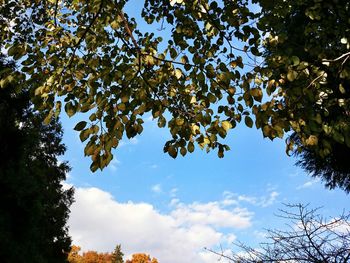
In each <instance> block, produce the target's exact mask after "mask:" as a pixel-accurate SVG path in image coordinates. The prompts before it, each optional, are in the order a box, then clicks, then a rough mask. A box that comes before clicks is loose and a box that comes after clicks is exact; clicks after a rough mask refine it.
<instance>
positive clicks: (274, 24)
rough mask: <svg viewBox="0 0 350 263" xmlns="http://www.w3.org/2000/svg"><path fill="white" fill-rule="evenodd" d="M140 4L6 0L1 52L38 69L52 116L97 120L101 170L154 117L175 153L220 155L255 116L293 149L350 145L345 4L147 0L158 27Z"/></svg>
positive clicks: (90, 127) (325, 150)
mask: <svg viewBox="0 0 350 263" xmlns="http://www.w3.org/2000/svg"><path fill="white" fill-rule="evenodd" d="M132 4H133V2H132V1H127V0H122V1H113V0H93V1H86V0H65V1H64V0H50V1H39V0H35V1H29V0H21V1H14V0H10V1H5V3H4V4H3V5H2V7H1V8H2V9H1V12H0V22H1V23H0V28H1V35H0V39H1V41H0V43H1V48H2V49H7V52H8V54H9V55H10V56H11V57H12V58H13V59H15V60H16V61H17V62H18V66H19V67H20V70H21V71H22V72H23V73H25V74H26V76H29V78H27V79H28V81H29V82H30V83H31V86H32V87H33V90H32V100H33V101H34V102H35V104H36V107H37V108H38V109H40V110H42V111H45V110H46V111H47V110H48V111H49V116H48V119H47V120H49V119H50V117H51V116H53V115H56V116H57V115H58V114H59V113H60V111H61V108H62V107H64V110H65V111H66V113H67V114H68V115H69V116H73V115H75V114H76V113H79V112H80V113H86V115H87V116H88V117H86V118H85V119H84V121H81V122H79V123H77V125H76V126H75V130H77V131H79V132H80V139H81V141H83V142H86V147H85V151H84V152H85V155H87V156H90V157H91V158H92V164H91V170H92V171H96V170H97V169H98V168H100V169H103V168H104V167H105V166H106V165H108V163H109V162H110V161H111V160H112V158H113V155H112V153H111V150H112V149H113V148H116V147H117V146H118V144H119V142H120V140H122V138H123V137H124V136H126V137H128V138H132V137H135V136H137V135H138V134H140V133H142V131H143V122H144V118H145V116H147V115H146V114H147V113H148V114H151V115H152V117H153V118H154V119H155V120H156V121H157V123H158V126H159V127H165V126H167V127H168V129H169V131H170V134H171V136H172V137H171V139H170V140H169V141H167V142H166V143H165V146H164V151H165V152H167V153H168V154H169V155H170V156H172V157H173V158H175V157H177V156H178V154H179V153H180V154H181V155H186V154H187V153H188V152H193V151H194V149H195V147H196V145H198V146H199V147H200V148H202V149H206V150H207V151H209V150H211V149H217V150H218V156H219V157H223V155H224V151H226V150H228V149H229V147H228V146H227V145H225V144H224V143H223V139H224V138H225V137H226V136H227V133H228V132H229V130H231V129H234V128H235V127H236V126H237V124H238V123H240V122H244V123H245V125H246V126H248V127H252V126H253V125H254V119H255V125H256V127H257V128H259V129H261V130H262V133H263V135H264V136H265V137H268V138H270V139H274V138H277V137H279V138H283V137H284V136H285V133H286V132H287V135H289V134H290V133H289V132H291V131H292V132H293V133H295V136H294V138H297V139H296V140H293V139H292V138H293V137H289V139H288V140H287V152H290V151H292V152H296V151H297V152H303V150H307V151H311V152H312V154H313V156H315V158H317V159H318V160H322V159H324V158H332V157H331V156H333V155H332V153H333V152H335V151H336V148H337V146H336V145H337V144H341V145H344V147H345V148H344V149H346V152H347V153H348V151H349V148H350V137H349V136H350V128H349V117H350V115H349V105H350V103H349V78H350V77H349V76H350V73H349V57H350V53H349V52H350V51H349V49H350V42H349V41H350V40H349V38H348V36H349V23H350V22H349V19H348V13H349V8H350V7H349V5H350V4H349V2H348V1H346V0H337V1H322V0H317V1H316V0H307V1H302V0H296V1H293V2H291V1H284V0H276V1H273V2H271V1H268V0H253V1H248V0H237V1H231V0H222V1H215V0H191V1H187V0H176V1H175V0H170V1H169V0H159V1H155V0H145V2H144V5H143V8H142V12H141V17H142V19H143V20H144V21H145V22H146V23H148V24H150V26H151V27H152V28H160V31H157V32H153V33H148V32H147V30H145V31H144V32H142V31H140V28H141V27H139V26H138V25H137V23H136V20H138V21H140V19H141V18H139V17H137V19H135V18H133V17H132V16H131V14H130V13H128V14H127V13H125V12H124V10H126V6H127V5H132ZM163 30H165V32H162V31H163ZM160 36H163V37H165V39H162V38H161V37H160ZM19 77H20V76H15V77H14V76H12V75H9V76H7V77H6V78H3V79H2V80H1V83H0V85H1V86H3V85H5V84H6V83H8V82H11V81H12V79H13V78H19ZM22 78H24V75H22ZM263 96H264V98H263ZM252 115H253V117H252ZM301 157H302V156H301ZM332 168H335V167H332ZM321 176H322V175H321ZM344 176H347V177H348V173H347V174H344ZM333 177H334V176H333V175H332V178H333ZM339 178H343V177H339ZM325 180H326V184H327V185H328V186H330V187H333V186H334V185H337V186H340V187H342V188H344V189H347V186H346V185H344V184H342V183H339V182H337V180H335V182H334V181H332V180H333V179H331V180H329V179H327V176H325ZM341 180H342V179H341Z"/></svg>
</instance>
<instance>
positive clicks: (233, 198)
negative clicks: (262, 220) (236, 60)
mask: <svg viewBox="0 0 350 263" xmlns="http://www.w3.org/2000/svg"><path fill="white" fill-rule="evenodd" d="M273 189H275V188H272V187H269V188H268V195H267V196H266V195H264V196H259V197H256V196H249V195H239V194H237V193H232V192H229V191H225V192H224V193H223V197H224V199H223V200H222V201H221V202H222V204H223V205H224V206H230V205H238V204H240V203H241V202H245V203H249V204H251V205H255V206H260V207H268V206H270V205H273V204H274V203H275V201H276V199H277V197H278V196H279V193H278V192H277V191H273Z"/></svg>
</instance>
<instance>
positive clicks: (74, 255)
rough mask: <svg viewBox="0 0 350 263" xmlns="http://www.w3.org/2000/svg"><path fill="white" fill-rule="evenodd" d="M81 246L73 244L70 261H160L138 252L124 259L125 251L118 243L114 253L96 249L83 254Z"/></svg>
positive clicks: (74, 262) (118, 262) (151, 262)
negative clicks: (101, 251)
mask: <svg viewBox="0 0 350 263" xmlns="http://www.w3.org/2000/svg"><path fill="white" fill-rule="evenodd" d="M79 252H80V247H78V246H74V245H73V246H72V249H71V251H70V252H69V255H68V262H70V263H124V262H125V263H158V260H157V259H156V258H152V259H151V257H150V256H149V255H147V254H144V253H136V254H133V255H132V258H131V259H130V260H126V261H124V260H123V255H124V254H123V252H122V251H121V246H120V245H117V246H116V247H115V249H114V251H113V253H98V252H96V251H87V252H84V253H82V255H81V254H79Z"/></svg>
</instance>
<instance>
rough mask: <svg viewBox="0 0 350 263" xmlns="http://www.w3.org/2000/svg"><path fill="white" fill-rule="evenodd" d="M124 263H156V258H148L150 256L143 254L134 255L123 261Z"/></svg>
mask: <svg viewBox="0 0 350 263" xmlns="http://www.w3.org/2000/svg"><path fill="white" fill-rule="evenodd" d="M125 263H158V260H157V259H156V258H152V259H151V257H150V255H148V254H145V253H136V254H133V255H132V258H131V259H128V260H126V261H125Z"/></svg>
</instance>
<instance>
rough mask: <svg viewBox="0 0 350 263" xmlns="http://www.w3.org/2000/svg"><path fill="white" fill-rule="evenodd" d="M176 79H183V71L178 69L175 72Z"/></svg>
mask: <svg viewBox="0 0 350 263" xmlns="http://www.w3.org/2000/svg"><path fill="white" fill-rule="evenodd" d="M175 77H176V78H177V79H180V78H181V77H182V71H181V69H178V68H177V69H176V70H175Z"/></svg>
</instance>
